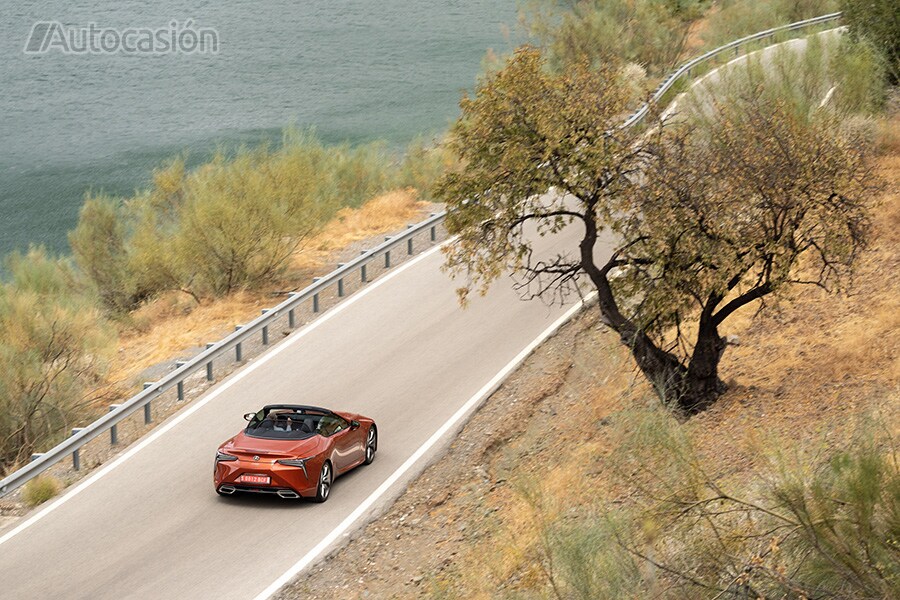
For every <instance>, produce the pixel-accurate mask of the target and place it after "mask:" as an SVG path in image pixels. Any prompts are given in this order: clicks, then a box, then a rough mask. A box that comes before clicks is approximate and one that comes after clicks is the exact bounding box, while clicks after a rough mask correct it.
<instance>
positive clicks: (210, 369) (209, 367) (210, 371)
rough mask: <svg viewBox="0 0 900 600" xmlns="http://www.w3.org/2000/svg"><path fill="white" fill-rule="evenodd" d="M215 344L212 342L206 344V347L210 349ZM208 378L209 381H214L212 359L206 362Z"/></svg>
mask: <svg viewBox="0 0 900 600" xmlns="http://www.w3.org/2000/svg"><path fill="white" fill-rule="evenodd" d="M213 346H215V344H210V343H208V344H206V349H207V350H209V349H210V348H212V347H213ZM206 380H207V381H212V380H213V364H212V361H209V362H208V363H206Z"/></svg>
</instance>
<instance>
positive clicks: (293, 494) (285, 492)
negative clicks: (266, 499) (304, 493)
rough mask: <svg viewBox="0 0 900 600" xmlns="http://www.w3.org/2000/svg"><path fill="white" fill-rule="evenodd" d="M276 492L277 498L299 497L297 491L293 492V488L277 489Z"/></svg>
mask: <svg viewBox="0 0 900 600" xmlns="http://www.w3.org/2000/svg"><path fill="white" fill-rule="evenodd" d="M277 493H278V497H279V498H292V499H293V498H299V497H300V494H298V493H297V492H295V491H293V490H278V492H277Z"/></svg>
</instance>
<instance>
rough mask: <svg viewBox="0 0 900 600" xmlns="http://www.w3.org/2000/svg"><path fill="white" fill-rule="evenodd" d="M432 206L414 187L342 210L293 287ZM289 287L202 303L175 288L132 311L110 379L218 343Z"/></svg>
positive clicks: (300, 263)
mask: <svg viewBox="0 0 900 600" xmlns="http://www.w3.org/2000/svg"><path fill="white" fill-rule="evenodd" d="M427 206H428V205H427V203H425V202H420V201H419V200H418V199H417V198H416V193H415V191H414V190H412V189H409V190H397V191H393V192H388V193H386V194H383V195H381V196H378V197H376V198H373V199H372V200H370V201H369V202H367V203H366V204H364V205H363V206H361V207H360V208H358V209H352V208H344V209H342V210H340V211H339V212H338V213H337V215H336V216H335V218H334V219H332V220H331V221H330V222H329V223H328V224H327V225H326V226H325V228H324V229H323V230H322V232H321V233H319V234H318V235H316V236H315V237H313V238H312V239H311V240H310V241H309V242H308V243H307V244H306V245H305V246H304V248H302V249H301V250H300V251H298V252H297V253H296V254H295V256H294V259H293V261H292V264H291V268H290V270H289V272H288V274H287V277H286V280H287V281H289V282H291V285H290V286H289V287H294V286H295V285H296V287H302V286H303V285H305V284H306V283H308V282H309V281H310V279H311V278H312V277H313V276H317V275H321V274H323V273H327V272H329V271H331V270H332V269H333V268H334V263H335V258H334V255H335V254H336V253H338V252H339V251H340V250H342V249H343V248H346V247H347V246H350V245H351V244H353V243H355V242H358V241H360V240H364V239H367V238H370V237H372V236H375V235H380V234H383V233H387V232H391V231H395V230H397V229H399V228H402V227H403V226H404V225H405V224H406V223H408V222H412V221H416V220H419V219H420V218H421V214H422V212H423V210H424V209H425V208H426V207H427ZM284 287H285V286H284V285H279V286H278V288H277V289H276V288H275V287H272V288H270V289H259V290H252V291H240V292H237V293H235V294H231V295H230V296H227V297H225V298H221V299H218V300H213V301H209V302H206V303H204V304H201V305H199V306H198V305H197V304H196V303H195V302H194V301H193V299H192V298H190V297H189V296H187V295H185V294H182V293H179V292H171V293H168V294H165V295H163V296H162V297H160V298H157V299H156V300H154V301H153V302H150V303H148V304H146V305H144V306H143V307H141V308H140V309H138V310H137V311H135V312H134V313H133V314H132V315H131V319H130V321H131V325H132V326H131V327H130V328H128V329H126V330H125V331H123V332H122V333H121V335H120V339H119V344H118V348H117V350H118V351H117V353H116V355H115V356H114V357H113V359H112V360H111V364H110V372H109V376H108V381H109V383H110V384H111V385H113V386H116V387H121V388H123V390H127V389H129V388H130V387H131V386H133V385H137V384H138V383H140V382H138V381H135V378H136V377H137V376H138V375H139V374H140V373H141V372H142V371H144V370H145V369H147V368H149V367H151V366H153V365H156V364H159V363H161V362H164V361H167V360H172V359H174V358H177V357H180V356H182V355H184V353H185V352H187V351H189V350H190V349H192V348H195V347H197V346H202V345H204V344H206V343H207V342H213V341H216V340H218V339H220V338H221V337H223V336H224V335H226V334H227V333H229V332H230V331H232V330H233V329H234V327H235V325H238V324H240V323H245V322H247V321H248V320H249V319H251V318H255V317H257V316H258V315H259V313H260V310H261V309H262V308H266V307H269V306H271V305H272V303H273V300H272V298H273V294H274V293H276V292H280V291H283V290H284Z"/></svg>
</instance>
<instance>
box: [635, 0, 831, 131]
mask: <svg viewBox="0 0 900 600" xmlns="http://www.w3.org/2000/svg"><path fill="white" fill-rule="evenodd" d="M842 14H843V13H840V12H836V13H831V14H827V15H822V16H821V17H814V18H812V19H806V20H805V21H797V22H796V23H791V24H790V25H783V26H781V27H775V28H773V29H767V30H765V31H760V32H759V33H754V34H753V35H748V36H747V37H742V38H741V39H739V40H735V41H733V42H730V43H728V44H725V45H724V46H719V47H718V48H715V49H713V50H710V51H709V52H707V53H706V54H701V55H700V56H698V57H696V58H692V59H691V60H689V61H687V62H686V63H684V64H683V65H681V66H680V67H678V68H677V69H676V70H675V71H673V72H672V73H671V74H669V76H668V77H666V78H665V79H664V80H663V81H662V83H660V84H659V87H657V88H656V91H655V92H653V95H652V96H650V100H649V101H648V102H646V103H645V104H644V105H643V106H641V107H640V108H639V109H637V110H636V111H634V113H633V114H632V115H631V116H630V117H628V118H627V119H625V122H624V123H623V124H622V127H623V128H625V127H631V126H633V125H636V124H637V123H639V122H640V121H641V120H642V119H643V118H644V117H645V116H647V113H648V112H650V107H651V106H653V105H655V104H657V103H658V102H659V101H660V100H661V99H662V97H663V96H664V95H665V94H666V92H668V91H669V90H671V89H672V87H674V85H675V84H676V83H677V82H678V80H679V79H681V78H682V77H684V76H685V75H686V76H688V77H690V76H691V71H692V70H693V69H694V67H696V66H698V65H700V64H702V63H705V62H707V61H709V60H711V59H713V58H715V57H716V56H719V55H720V54H723V53H725V52H728V51H729V50H733V51H735V53H739V52H740V49H741V48H742V47H743V46H745V45H747V44H749V43H751V42H755V41H757V40H763V39H766V38H770V37H772V36H774V35H776V34H778V33H781V32H784V31H796V30H798V29H805V28H807V27H814V26H816V25H822V24H824V23H830V22H832V21H837V20H838V19H840V18H841V15H842Z"/></svg>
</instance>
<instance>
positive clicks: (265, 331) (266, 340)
mask: <svg viewBox="0 0 900 600" xmlns="http://www.w3.org/2000/svg"><path fill="white" fill-rule="evenodd" d="M270 310H272V309H270V308H264V309H262V314H266V313H267V312H269V311H270ZM262 342H263V346H268V345H269V326H268V325H263V328H262Z"/></svg>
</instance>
